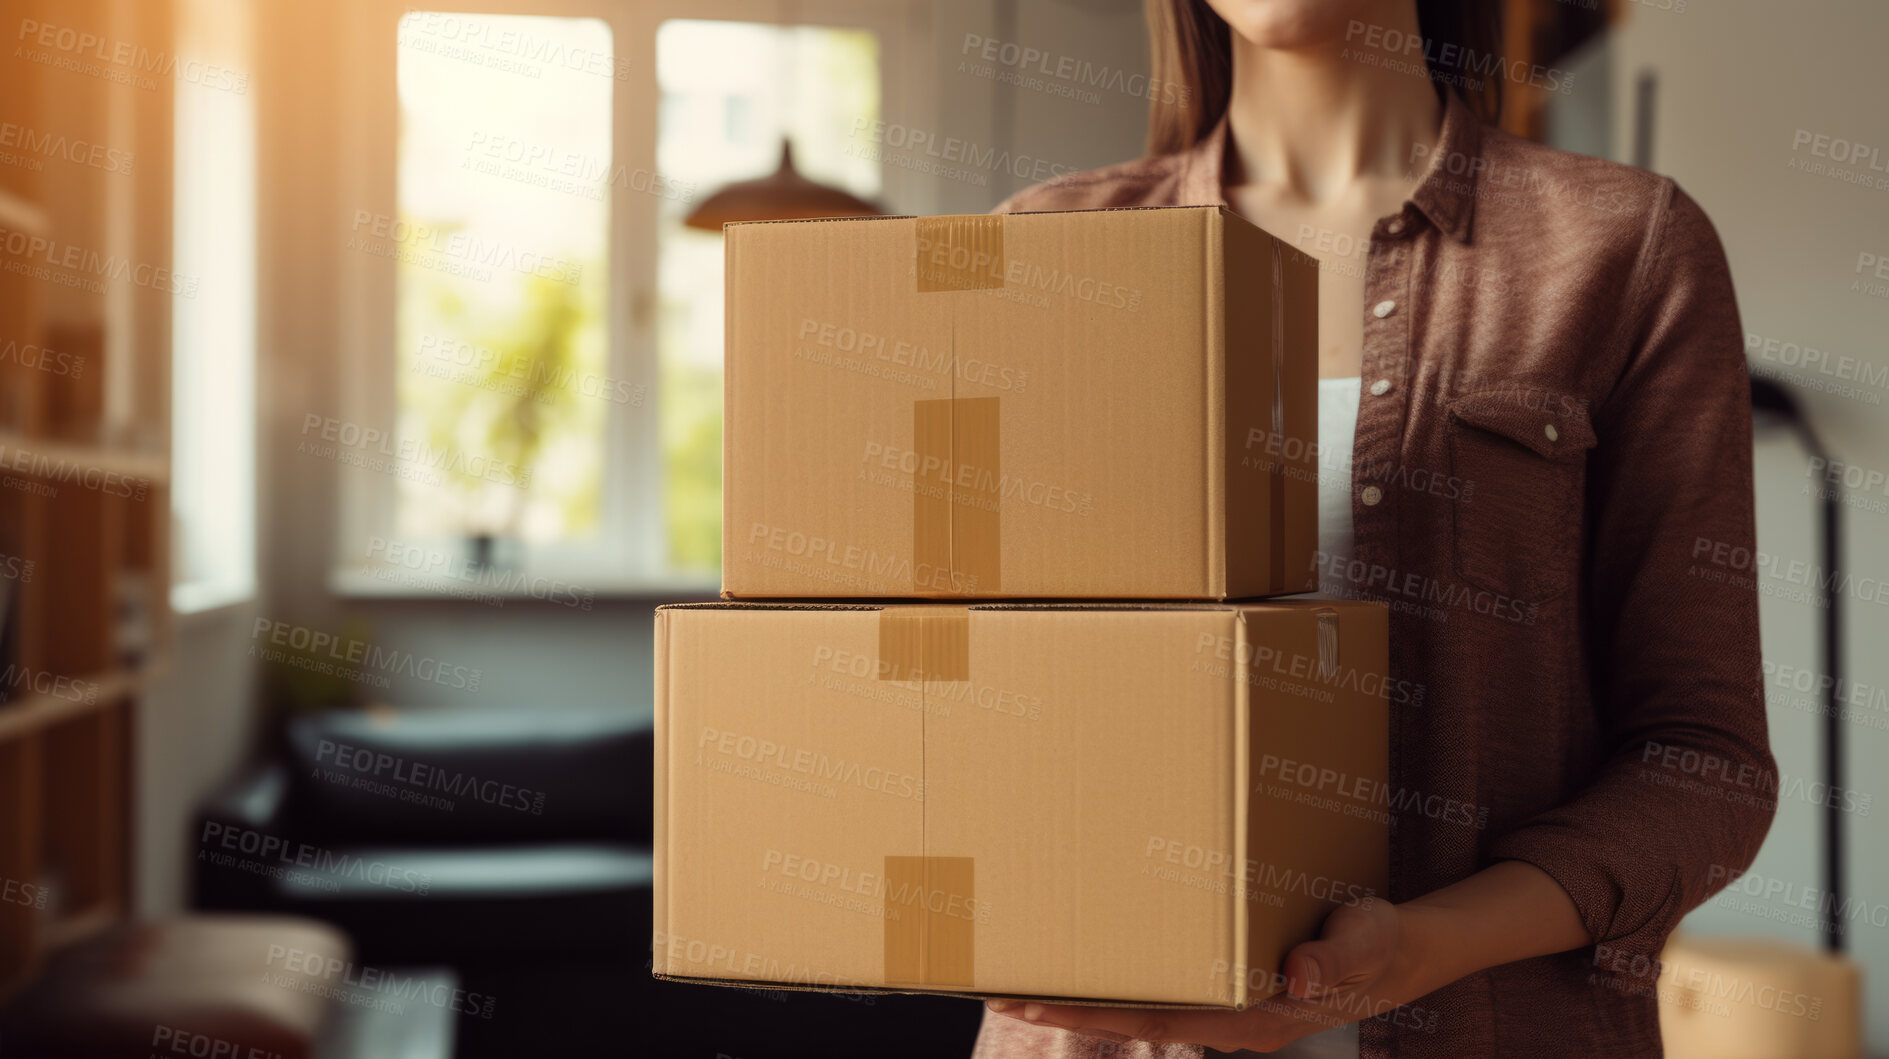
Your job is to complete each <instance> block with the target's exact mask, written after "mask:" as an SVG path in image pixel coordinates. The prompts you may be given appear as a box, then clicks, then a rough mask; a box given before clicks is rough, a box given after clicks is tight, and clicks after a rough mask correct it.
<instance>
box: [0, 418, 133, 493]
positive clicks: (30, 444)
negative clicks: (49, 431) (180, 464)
mask: <svg viewBox="0 0 1889 1059" xmlns="http://www.w3.org/2000/svg"><path fill="white" fill-rule="evenodd" d="M0 446H4V447H5V448H6V449H7V450H12V449H20V450H22V451H24V452H30V453H32V454H34V455H36V456H41V457H44V458H45V459H47V460H49V461H53V462H65V463H79V464H85V465H86V466H90V467H96V468H98V469H99V470H102V471H113V472H115V473H118V474H123V475H127V476H130V477H134V478H144V479H147V480H149V481H152V482H163V481H166V480H168V479H169V478H170V467H169V464H168V463H167V461H166V460H165V459H164V458H163V457H162V456H151V455H147V454H145V453H142V452H133V451H131V450H129V449H118V448H112V447H110V446H106V445H88V444H86V443H84V442H79V441H61V440H59V439H57V438H36V437H28V436H26V435H24V434H21V433H19V432H17V431H12V430H0ZM12 460H13V457H12V456H11V455H9V456H8V457H7V458H6V461H5V462H6V463H7V464H11V463H12ZM19 473H21V474H25V475H27V476H28V477H32V476H33V475H32V472H31V471H30V470H22V471H21V472H19Z"/></svg>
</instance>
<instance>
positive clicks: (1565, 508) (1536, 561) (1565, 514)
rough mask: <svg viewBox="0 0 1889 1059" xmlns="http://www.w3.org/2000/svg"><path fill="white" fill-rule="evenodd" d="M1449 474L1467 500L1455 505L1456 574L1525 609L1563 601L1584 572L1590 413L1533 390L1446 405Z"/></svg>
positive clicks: (1569, 400) (1486, 393)
mask: <svg viewBox="0 0 1889 1059" xmlns="http://www.w3.org/2000/svg"><path fill="white" fill-rule="evenodd" d="M1446 429H1447V430H1448V432H1449V446H1450V470H1451V473H1452V474H1454V475H1455V476H1456V478H1457V480H1458V481H1460V482H1462V483H1463V485H1464V488H1465V490H1466V492H1467V496H1466V497H1465V498H1462V499H1459V500H1458V501H1457V502H1456V503H1455V504H1453V505H1452V508H1453V511H1454V518H1455V538H1456V539H1455V542H1454V544H1455V548H1454V550H1455V553H1456V572H1457V573H1458V574H1459V575H1461V576H1462V578H1463V580H1464V581H1466V582H1468V583H1469V584H1471V585H1473V586H1475V587H1477V588H1481V589H1484V590H1486V591H1489V592H1495V593H1499V594H1501V595H1504V596H1508V597H1510V598H1513V599H1519V600H1522V601H1524V602H1529V603H1542V602H1546V601H1547V600H1550V599H1553V598H1554V597H1556V596H1558V595H1560V594H1561V593H1563V592H1565V591H1567V589H1568V586H1569V585H1571V584H1572V583H1573V581H1574V576H1575V572H1576V571H1577V570H1579V569H1580V565H1581V556H1580V548H1581V516H1582V511H1581V507H1582V489H1583V487H1584V485H1585V476H1586V471H1587V450H1589V449H1591V448H1593V447H1594V441H1595V438H1594V429H1593V427H1592V425H1591V424H1590V423H1589V422H1588V415H1587V407H1586V404H1585V402H1582V401H1580V400H1578V399H1576V398H1573V397H1571V396H1567V395H1564V394H1557V393H1553V392H1549V391H1546V390H1542V389H1540V388H1534V387H1526V386H1520V387H1507V388H1503V389H1497V390H1483V391H1478V392H1476V393H1469V394H1464V395H1462V396H1460V397H1457V398H1456V399H1454V400H1453V401H1451V402H1450V406H1449V425H1448V427H1447V428H1446Z"/></svg>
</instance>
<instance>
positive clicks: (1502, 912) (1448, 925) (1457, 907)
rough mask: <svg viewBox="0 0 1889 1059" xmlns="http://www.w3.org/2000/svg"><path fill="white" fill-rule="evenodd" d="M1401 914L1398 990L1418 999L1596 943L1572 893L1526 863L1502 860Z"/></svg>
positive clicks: (1404, 907) (1421, 899) (1409, 904)
mask: <svg viewBox="0 0 1889 1059" xmlns="http://www.w3.org/2000/svg"><path fill="white" fill-rule="evenodd" d="M1397 911H1398V918H1399V920H1400V929H1401V931H1402V933H1403V940H1404V944H1403V945H1402V946H1400V958H1401V959H1402V960H1403V961H1404V962H1405V966H1404V967H1403V968H1402V969H1401V973H1402V975H1404V976H1405V977H1406V980H1407V985H1406V988H1404V989H1401V990H1398V992H1403V993H1407V994H1408V995H1409V997H1410V998H1411V999H1415V998H1416V997H1419V996H1423V995H1425V994H1427V993H1429V992H1431V991H1433V990H1436V989H1440V988H1442V987H1443V986H1445V985H1448V984H1449V983H1451V982H1454V981H1456V980H1457V979H1459V978H1463V977H1466V976H1468V975H1471V974H1474V973H1476V972H1477V971H1482V970H1486V969H1488V968H1490V967H1497V966H1500V965H1501V964H1505V963H1513V962H1514V961H1516V960H1525V959H1528V958H1530V957H1534V956H1547V955H1549V954H1551V953H1557V952H1566V951H1567V950H1569V949H1578V948H1581V947H1583V946H1586V945H1591V944H1593V941H1594V939H1593V937H1592V936H1591V935H1590V934H1589V933H1588V931H1587V928H1586V927H1585V926H1584V925H1583V924H1582V923H1581V916H1580V913H1579V912H1578V911H1576V910H1575V907H1574V901H1573V899H1572V898H1570V897H1568V894H1567V891H1565V890H1563V889H1562V888H1561V886H1560V884H1559V883H1557V882H1555V881H1554V879H1552V878H1550V877H1549V875H1548V873H1546V872H1544V871H1542V870H1541V869H1540V868H1537V867H1535V866H1534V865H1532V864H1527V863H1524V862H1522V861H1519V860H1505V861H1498V862H1496V863H1495V864H1492V865H1490V866H1489V867H1487V868H1484V869H1483V870H1482V871H1479V872H1477V873H1476V874H1474V875H1471V876H1470V877H1469V878H1467V879H1464V880H1462V881H1461V882H1457V883H1452V884H1450V885H1449V886H1445V887H1444V888H1442V889H1441V890H1436V891H1433V892H1431V893H1427V894H1425V895H1423V896H1422V897H1418V898H1414V899H1412V900H1410V901H1406V902H1404V903H1403V904H1400V905H1398V906H1397ZM1393 973H1394V974H1395V973H1397V972H1393ZM1412 990H1414V992H1413V991H1412Z"/></svg>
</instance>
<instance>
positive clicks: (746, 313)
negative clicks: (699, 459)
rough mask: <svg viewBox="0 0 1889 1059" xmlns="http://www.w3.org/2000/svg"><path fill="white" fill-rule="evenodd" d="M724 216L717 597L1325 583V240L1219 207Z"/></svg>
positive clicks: (1246, 592) (1154, 591)
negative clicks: (1317, 553) (1320, 560)
mask: <svg viewBox="0 0 1889 1059" xmlns="http://www.w3.org/2000/svg"><path fill="white" fill-rule="evenodd" d="M726 231H727V254H728V262H727V270H728V318H727V404H726V414H725V420H724V426H723V446H724V451H723V457H724V464H723V466H724V471H723V473H724V483H723V507H724V511H723V518H722V594H723V595H724V596H725V597H728V598H748V599H756V598H770V597H899V596H917V597H926V598H1000V597H1024V598H1029V597H1036V598H1075V599H1085V598H1086V599H1100V598H1112V599H1211V600H1219V599H1230V598H1240V597H1250V596H1262V595H1276V594H1284V593H1292V592H1303V591H1309V590H1311V589H1313V588H1315V587H1316V572H1315V571H1314V570H1313V568H1312V558H1313V549H1314V548H1315V547H1316V541H1317V535H1318V528H1317V521H1316V520H1317V492H1318V489H1317V478H1316V470H1317V469H1316V466H1315V458H1316V457H1315V448H1314V443H1315V441H1316V439H1317V436H1318V422H1317V414H1318V412H1317V404H1318V402H1317V388H1318V383H1317V377H1318V352H1317V351H1318V327H1317V313H1318V273H1317V267H1316V263H1315V262H1313V261H1312V260H1311V259H1310V258H1308V257H1306V256H1305V255H1303V254H1300V253H1298V252H1297V251H1295V250H1293V249H1292V248H1291V247H1289V246H1287V245H1285V244H1283V243H1281V242H1280V241H1279V240H1277V239H1274V238H1273V237H1272V236H1270V235H1268V234H1266V233H1265V232H1263V231H1261V230H1260V229H1259V228H1256V227H1254V226H1253V225H1252V224H1250V223H1248V222H1247V221H1245V220H1243V219H1241V218H1240V217H1238V216H1237V215H1235V214H1233V213H1231V212H1229V211H1228V210H1226V209H1223V208H1220V207H1169V208H1155V209H1128V210H1092V211H1081V212H1070V213H1027V214H1011V215H1007V216H994V215H992V216H959V217H917V218H914V217H886V218H871V219H862V220H823V221H787V222H771V223H754V224H738V225H730V226H729V227H728V228H727V230H726Z"/></svg>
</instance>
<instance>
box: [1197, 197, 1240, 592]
mask: <svg viewBox="0 0 1889 1059" xmlns="http://www.w3.org/2000/svg"><path fill="white" fill-rule="evenodd" d="M1200 221H1201V234H1200V246H1201V262H1200V273H1201V283H1200V289H1201V291H1202V292H1203V294H1204V295H1205V297H1206V301H1207V304H1206V305H1204V306H1202V313H1203V315H1205V317H1206V325H1205V327H1204V328H1203V330H1204V332H1205V335H1206V338H1207V348H1206V349H1205V350H1203V351H1202V352H1203V353H1204V354H1205V356H1206V363H1205V364H1204V365H1203V366H1202V367H1203V369H1204V377H1203V379H1202V383H1203V386H1202V398H1203V403H1204V404H1205V405H1206V407H1205V408H1203V409H1202V410H1201V421H1202V422H1203V423H1205V424H1206V425H1207V438H1206V446H1205V448H1206V461H1207V465H1206V467H1205V468H1203V471H1204V475H1203V477H1204V481H1203V484H1204V485H1205V487H1206V501H1207V512H1206V515H1207V518H1206V522H1205V529H1206V533H1207V541H1206V546H1205V547H1204V548H1203V549H1202V553H1203V554H1204V556H1205V558H1206V566H1205V569H1204V570H1203V571H1202V574H1203V577H1202V580H1201V587H1202V589H1203V590H1204V592H1205V594H1206V595H1208V596H1211V597H1214V598H1224V597H1226V596H1228V595H1230V594H1231V592H1230V589H1231V587H1232V586H1231V585H1230V584H1229V581H1228V578H1227V549H1228V548H1230V547H1231V546H1232V545H1231V541H1232V540H1233V539H1234V538H1233V537H1232V535H1231V534H1230V533H1229V532H1228V531H1229V530H1230V529H1231V528H1232V527H1231V525H1230V523H1229V520H1228V518H1227V511H1228V505H1229V503H1230V502H1231V501H1230V500H1229V498H1228V496H1227V482H1228V473H1227V447H1228V438H1227V429H1228V428H1227V403H1228V402H1229V401H1232V400H1233V399H1234V398H1233V395H1232V394H1230V393H1228V392H1227V390H1226V387H1227V384H1228V382H1229V375H1228V366H1227V359H1228V348H1229V347H1228V342H1227V309H1226V304H1227V295H1228V287H1227V271H1228V268H1229V263H1228V261H1227V256H1226V227H1227V214H1226V213H1225V212H1223V211H1216V212H1213V213H1203V214H1202V215H1201V218H1200ZM1215 394H1220V395H1222V396H1221V397H1220V399H1218V400H1215V397H1214V395H1215Z"/></svg>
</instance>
